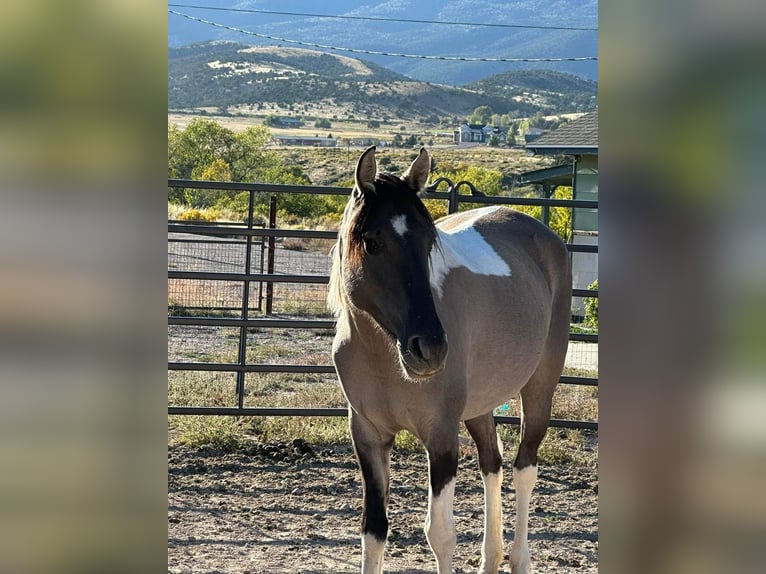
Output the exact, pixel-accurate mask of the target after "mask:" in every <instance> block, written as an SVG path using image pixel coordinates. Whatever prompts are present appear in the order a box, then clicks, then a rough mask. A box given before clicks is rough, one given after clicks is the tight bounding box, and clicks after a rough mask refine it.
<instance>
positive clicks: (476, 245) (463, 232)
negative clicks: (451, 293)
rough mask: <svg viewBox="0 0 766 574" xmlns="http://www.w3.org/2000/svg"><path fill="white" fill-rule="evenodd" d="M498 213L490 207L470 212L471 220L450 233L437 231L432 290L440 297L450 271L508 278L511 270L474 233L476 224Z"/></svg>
mask: <svg viewBox="0 0 766 574" xmlns="http://www.w3.org/2000/svg"><path fill="white" fill-rule="evenodd" d="M497 209H499V206H497V205H492V206H489V207H482V208H480V209H476V210H474V211H473V212H472V214H471V215H472V217H469V218H467V219H465V220H464V221H462V222H461V223H460V225H458V226H457V227H454V228H453V229H449V230H446V231H444V230H441V229H439V228H437V230H436V233H437V237H436V243H435V244H434V246H433V248H432V249H431V257H430V261H431V288H432V289H433V290H434V292H435V293H436V295H437V296H438V297H441V296H442V288H443V286H444V281H445V279H446V278H447V275H449V272H450V270H451V269H454V268H456V267H465V268H466V269H468V270H469V271H470V272H471V273H476V274H478V275H497V276H505V277H507V276H509V275H510V274H511V268H510V267H508V264H507V263H506V262H505V261H504V260H503V258H502V257H500V255H498V253H497V252H496V251H495V250H494V249H493V248H492V246H491V245H490V244H489V243H487V240H486V239H484V237H482V235H481V233H479V232H478V231H476V228H475V227H474V225H475V224H476V220H477V219H479V218H480V217H482V216H484V215H488V214H490V213H492V212H494V211H496V210H497Z"/></svg>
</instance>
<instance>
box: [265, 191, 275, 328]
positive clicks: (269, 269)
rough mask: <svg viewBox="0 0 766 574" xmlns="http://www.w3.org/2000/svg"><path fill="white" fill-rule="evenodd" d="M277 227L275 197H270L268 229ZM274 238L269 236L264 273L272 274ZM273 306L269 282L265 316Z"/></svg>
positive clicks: (272, 285)
mask: <svg viewBox="0 0 766 574" xmlns="http://www.w3.org/2000/svg"><path fill="white" fill-rule="evenodd" d="M276 227H277V196H276V195H272V196H271V199H270V200H269V229H276ZM276 239H277V238H276V237H274V236H273V235H270V236H269V261H268V264H267V268H266V273H268V274H270V275H271V274H273V273H274V255H275V253H274V252H275V251H276ZM273 305H274V283H272V282H271V281H269V282H267V283H266V314H267V315H271V310H272V306H273Z"/></svg>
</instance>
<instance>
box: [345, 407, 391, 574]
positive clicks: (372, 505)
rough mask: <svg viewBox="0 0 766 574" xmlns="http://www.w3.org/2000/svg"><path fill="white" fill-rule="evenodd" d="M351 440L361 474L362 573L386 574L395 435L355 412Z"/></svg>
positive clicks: (352, 418)
mask: <svg viewBox="0 0 766 574" xmlns="http://www.w3.org/2000/svg"><path fill="white" fill-rule="evenodd" d="M349 412H350V421H351V422H350V426H351V438H352V440H353V443H354V452H355V453H356V459H357V462H358V463H359V469H360V470H361V473H362V491H363V494H362V496H363V502H362V504H363V506H362V574H380V573H381V572H383V553H384V550H385V547H386V538H387V537H388V516H387V515H386V507H387V506H388V484H389V476H390V458H391V447H392V446H393V444H394V435H393V434H389V433H382V432H381V431H380V430H379V429H377V428H376V427H374V426H373V425H372V424H371V423H369V421H367V420H366V419H364V418H363V417H361V416H360V415H358V414H355V413H354V412H353V411H352V410H349Z"/></svg>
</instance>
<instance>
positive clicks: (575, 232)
mask: <svg viewBox="0 0 766 574" xmlns="http://www.w3.org/2000/svg"><path fill="white" fill-rule="evenodd" d="M526 149H527V151H528V152H530V153H533V154H535V155H558V156H561V155H563V156H569V157H571V158H572V165H571V170H572V171H571V185H572V198H573V199H581V200H590V201H598V112H597V111H596V112H593V113H589V114H586V115H584V116H582V117H580V118H578V119H576V120H574V121H571V122H569V123H567V124H565V125H563V126H561V127H560V128H558V129H555V130H552V131H550V132H548V133H546V134H543V135H542V136H540V137H539V138H537V139H535V140H534V141H532V142H530V143H528V144H527V145H526ZM561 167H563V166H560V167H559V168H548V169H547V170H540V172H541V173H540V174H539V175H538V176H537V181H534V183H540V184H543V185H546V184H547V185H551V184H552V185H557V184H558V185H564V184H563V183H561V182H557V181H556V180H555V179H553V177H555V175H556V174H554V173H553V172H554V171H555V170H556V169H561ZM544 171H545V172H546V173H545V174H544V173H542V172H544ZM548 171H550V172H551V173H550V176H549V175H547V172H548ZM529 180H530V183H531V182H533V179H532V178H529ZM570 240H571V242H572V243H574V244H579V245H598V210H597V209H585V208H580V207H578V208H576V209H574V210H573V212H572V237H571V239H570ZM572 276H573V277H572V279H573V283H574V285H573V286H574V288H575V289H586V288H587V287H588V285H590V284H591V283H592V282H593V281H595V280H596V279H598V254H597V253H579V252H574V253H572ZM572 308H573V313H574V314H575V315H579V314H580V313H581V312H582V308H583V305H582V299H580V298H575V299H574V300H573V305H572Z"/></svg>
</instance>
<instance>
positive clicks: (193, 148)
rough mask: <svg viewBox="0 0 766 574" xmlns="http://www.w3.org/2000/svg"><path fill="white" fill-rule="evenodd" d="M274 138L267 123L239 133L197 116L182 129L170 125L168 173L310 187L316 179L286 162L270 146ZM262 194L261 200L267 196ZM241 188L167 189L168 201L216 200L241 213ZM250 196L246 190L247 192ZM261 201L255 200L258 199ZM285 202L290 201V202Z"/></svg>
mask: <svg viewBox="0 0 766 574" xmlns="http://www.w3.org/2000/svg"><path fill="white" fill-rule="evenodd" d="M270 139H271V134H270V133H269V130H268V129H266V128H265V127H263V126H256V127H250V128H247V129H246V130H244V131H242V132H239V133H235V132H233V131H232V130H230V129H228V128H225V127H223V126H221V125H220V124H218V123H216V122H214V121H212V120H206V119H194V120H192V121H191V122H190V123H189V125H188V126H187V127H186V128H185V129H183V130H181V129H179V128H177V127H176V126H173V125H168V177H172V178H179V179H200V180H217V181H241V182H256V181H259V182H268V183H285V184H295V185H305V184H310V183H311V182H310V181H309V179H308V178H307V177H306V175H305V174H304V173H303V170H302V168H301V167H300V166H289V167H288V166H285V165H284V164H283V163H282V162H281V161H280V159H279V157H278V156H277V155H276V154H274V152H271V151H268V150H267V149H266V144H267V143H268V142H269V140H270ZM261 195H262V194H259V199H258V201H261V202H266V201H268V199H267V198H266V197H265V195H263V198H261V197H260V196H261ZM241 196H243V194H242V193H237V192H233V191H232V192H212V191H210V190H193V189H191V190H175V189H170V190H169V191H168V201H171V202H175V203H182V204H186V205H192V206H193V207H211V206H212V205H213V204H215V205H216V206H221V207H229V208H232V209H235V210H236V211H240V212H241V211H242V210H243V209H246V207H247V198H246V197H241ZM244 196H247V193H244ZM258 201H257V202H256V203H258ZM285 203H286V205H289V203H290V201H289V200H285Z"/></svg>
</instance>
